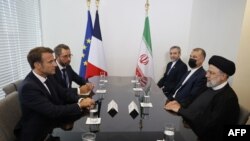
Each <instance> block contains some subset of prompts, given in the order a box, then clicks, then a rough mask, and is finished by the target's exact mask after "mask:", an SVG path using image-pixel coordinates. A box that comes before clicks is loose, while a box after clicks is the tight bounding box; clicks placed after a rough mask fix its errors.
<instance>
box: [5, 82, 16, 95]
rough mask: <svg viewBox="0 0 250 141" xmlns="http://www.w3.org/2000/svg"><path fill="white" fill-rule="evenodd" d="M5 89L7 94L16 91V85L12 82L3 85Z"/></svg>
mask: <svg viewBox="0 0 250 141" xmlns="http://www.w3.org/2000/svg"><path fill="white" fill-rule="evenodd" d="M3 91H4V92H5V96H6V95H8V94H10V93H12V92H14V91H16V87H15V85H14V84H13V83H10V84H8V85H6V86H4V87H3Z"/></svg>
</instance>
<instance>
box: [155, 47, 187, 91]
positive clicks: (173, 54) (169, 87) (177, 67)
mask: <svg viewBox="0 0 250 141" xmlns="http://www.w3.org/2000/svg"><path fill="white" fill-rule="evenodd" d="M169 55H170V59H171V62H169V63H168V64H167V68H166V71H165V73H164V76H163V77H162V78H161V79H160V80H159V82H158V83H157V85H158V86H159V87H160V88H161V89H162V90H163V92H164V94H165V95H168V94H169V93H173V92H174V90H175V87H176V85H177V84H178V82H179V81H180V80H181V78H182V76H183V75H184V74H185V73H186V72H187V65H186V64H185V63H184V62H183V61H182V60H181V58H180V56H181V48H180V47H179V46H172V47H171V48H170V50H169Z"/></svg>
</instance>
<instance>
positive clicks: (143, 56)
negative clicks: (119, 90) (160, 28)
mask: <svg viewBox="0 0 250 141" xmlns="http://www.w3.org/2000/svg"><path fill="white" fill-rule="evenodd" d="M136 75H137V76H139V77H151V78H152V79H154V64H153V55H152V45H151V36H150V28H149V18H148V16H146V18H145V23H144V31H143V37H142V42H141V47H140V53H139V58H138V61H137V66H136Z"/></svg>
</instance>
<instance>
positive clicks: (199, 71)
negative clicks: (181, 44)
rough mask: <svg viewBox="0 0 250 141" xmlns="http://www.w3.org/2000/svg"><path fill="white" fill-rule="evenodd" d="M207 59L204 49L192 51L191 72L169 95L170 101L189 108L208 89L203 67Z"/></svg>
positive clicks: (189, 62) (189, 63)
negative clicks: (175, 101)
mask: <svg viewBox="0 0 250 141" xmlns="http://www.w3.org/2000/svg"><path fill="white" fill-rule="evenodd" d="M205 57H206V52H205V51H204V50H203V49H202V48H195V49H193V50H192V52H191V54H190V59H189V61H188V65H189V67H190V68H191V70H190V71H188V72H187V73H186V74H185V75H184V76H183V77H182V78H181V80H180V82H179V83H178V85H177V86H176V88H175V91H174V92H173V93H171V94H169V95H167V97H168V99H169V100H173V99H175V100H177V101H178V102H179V103H180V104H181V105H182V106H184V107H187V106H188V105H189V104H190V103H191V102H192V101H193V100H194V99H195V98H196V97H197V96H198V95H199V94H200V93H201V92H203V91H204V90H205V89H206V81H207V79H206V76H205V75H206V71H205V70H204V69H203V67H202V64H203V62H204V60H205Z"/></svg>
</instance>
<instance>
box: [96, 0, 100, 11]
mask: <svg viewBox="0 0 250 141" xmlns="http://www.w3.org/2000/svg"><path fill="white" fill-rule="evenodd" d="M99 3H100V0H96V1H95V4H96V10H98V8H99Z"/></svg>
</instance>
